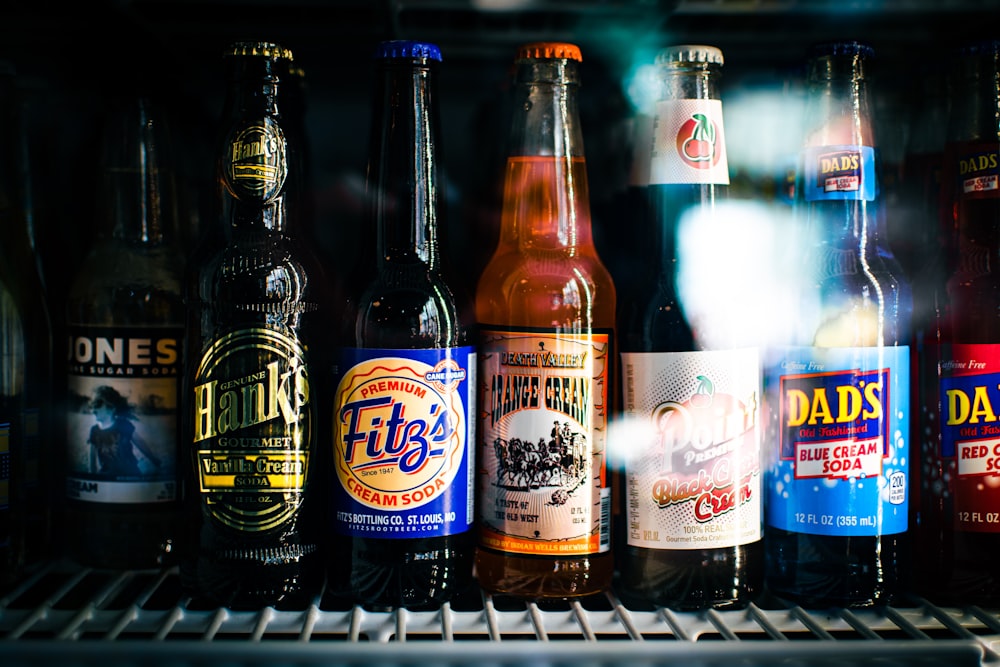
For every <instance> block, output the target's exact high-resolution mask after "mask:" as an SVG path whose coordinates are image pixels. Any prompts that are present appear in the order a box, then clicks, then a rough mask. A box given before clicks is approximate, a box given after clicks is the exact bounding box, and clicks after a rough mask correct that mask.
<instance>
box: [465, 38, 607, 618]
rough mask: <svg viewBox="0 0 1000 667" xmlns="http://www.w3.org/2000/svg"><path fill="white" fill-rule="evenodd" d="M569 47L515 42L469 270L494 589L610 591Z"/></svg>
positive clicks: (481, 566)
mask: <svg viewBox="0 0 1000 667" xmlns="http://www.w3.org/2000/svg"><path fill="white" fill-rule="evenodd" d="M580 61H581V54H580V49H579V47H578V46H576V45H574V44H565V43H551V42H543V43H536V44H528V45H525V46H522V47H521V48H520V49H519V50H518V54H517V59H516V74H515V86H514V92H513V95H514V109H515V113H514V118H513V120H512V126H511V134H510V148H509V153H508V159H507V172H506V181H505V186H504V197H503V214H502V220H501V228H500V239H499V242H498V244H497V247H496V250H495V251H494V254H493V256H492V258H491V259H490V261H489V262H488V263H487V265H486V268H485V269H484V270H483V273H482V275H481V276H480V278H479V283H478V285H477V289H476V318H477V323H478V325H479V343H480V348H479V376H478V381H479V386H480V392H479V395H480V397H481V398H480V409H479V415H480V417H479V418H480V423H479V438H480V448H479V457H480V458H479V462H478V465H477V468H478V486H477V494H478V512H479V519H480V534H479V547H478V550H477V554H476V572H477V576H478V578H479V582H480V584H481V585H482V586H483V587H484V588H485V589H486V590H487V591H490V592H493V593H503V594H509V595H514V596H518V597H526V598H527V597H531V598H569V597H577V596H582V595H587V594H590V593H596V592H599V591H602V590H605V589H606V588H608V587H609V586H610V584H611V578H612V574H613V570H614V563H613V561H612V555H611V535H610V513H611V493H610V485H609V483H608V470H607V464H606V444H605V443H606V439H607V424H608V419H609V417H610V414H609V411H610V409H611V406H612V398H613V396H612V393H611V392H612V380H613V378H614V368H613V362H614V360H615V349H614V345H615V341H614V327H615V288H614V285H613V283H612V280H611V277H610V274H609V273H608V271H607V269H606V268H605V267H604V265H603V264H602V263H601V260H600V258H599V257H598V255H597V251H596V250H595V248H594V241H593V236H592V233H591V219H590V202H589V195H588V187H587V164H586V160H585V158H584V151H583V135H582V132H581V126H580V117H579V108H578V90H577V89H578V87H579V85H580V74H579V64H580Z"/></svg>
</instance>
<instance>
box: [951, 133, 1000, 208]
mask: <svg viewBox="0 0 1000 667" xmlns="http://www.w3.org/2000/svg"><path fill="white" fill-rule="evenodd" d="M998 150H1000V147H998V145H997V144H996V143H992V144H973V145H971V146H965V147H963V150H962V153H961V154H959V156H958V169H957V170H956V171H955V173H956V174H957V175H958V193H959V195H960V196H962V197H963V198H965V199H992V198H996V197H998V196H1000V178H998V176H1000V164H998V160H997V152H998Z"/></svg>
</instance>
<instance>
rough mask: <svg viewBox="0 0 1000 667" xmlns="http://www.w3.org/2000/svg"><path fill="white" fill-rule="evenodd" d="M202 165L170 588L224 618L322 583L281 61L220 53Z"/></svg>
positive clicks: (321, 330) (303, 283) (313, 373)
mask: <svg viewBox="0 0 1000 667" xmlns="http://www.w3.org/2000/svg"><path fill="white" fill-rule="evenodd" d="M224 60H225V66H226V78H227V89H226V97H225V104H224V109H223V130H222V136H221V142H220V145H219V149H218V150H219V152H218V158H217V162H216V176H217V206H218V210H217V212H216V216H217V218H216V221H215V223H214V224H213V225H212V226H211V227H209V228H208V229H206V230H205V233H204V234H203V236H202V239H201V240H200V242H199V245H198V247H197V248H196V250H195V251H194V253H193V255H192V260H191V270H190V271H189V272H188V274H187V277H186V288H185V294H186V299H187V315H188V320H187V322H188V327H187V334H188V338H187V341H188V346H187V350H188V355H189V359H188V362H189V365H188V370H187V371H186V373H185V383H186V389H185V395H186V396H187V397H188V399H189V401H190V402H189V403H186V408H185V422H186V426H185V447H186V449H187V451H186V452H185V458H186V468H187V470H188V472H189V473H190V475H191V479H189V480H188V484H189V486H188V487H187V488H188V489H190V493H189V494H188V497H187V502H186V505H187V508H188V511H187V512H186V523H185V526H186V528H187V529H188V530H189V533H188V534H187V537H186V547H187V551H186V552H185V554H184V557H183V558H182V559H181V580H182V582H183V584H184V586H185V588H186V589H187V590H189V591H190V592H191V593H192V594H193V595H194V596H195V597H196V598H198V599H204V600H207V601H209V602H210V603H214V604H223V605H226V606H229V607H232V608H260V607H263V606H266V605H279V604H281V605H301V604H303V603H308V602H309V601H311V600H312V597H313V596H314V595H316V594H317V593H318V590H319V586H320V584H321V582H322V560H321V555H320V550H319V524H318V522H319V518H320V512H321V507H322V501H321V499H320V498H318V497H317V490H316V487H315V485H314V484H313V480H314V479H315V475H316V474H317V468H318V466H320V462H319V460H320V453H319V451H318V443H319V442H320V441H321V439H322V438H323V437H324V436H323V433H324V424H323V420H322V419H321V418H320V403H321V402H322V401H323V400H324V397H326V396H327V391H328V387H327V384H328V382H329V377H328V376H329V374H330V372H331V369H330V366H329V360H328V353H327V352H326V343H325V341H326V337H327V335H328V332H329V327H330V326H331V325H332V317H331V314H330V309H331V303H330V301H329V298H328V290H329V286H328V285H327V282H326V276H325V274H324V271H323V269H322V266H321V264H320V262H319V261H318V259H317V258H316V256H315V254H314V253H313V251H312V246H311V244H310V242H309V240H308V239H307V238H306V237H305V236H304V235H303V233H302V232H303V230H302V228H301V225H300V220H299V219H298V213H299V208H298V205H299V201H298V197H299V196H300V189H301V187H300V186H301V184H300V183H299V180H298V179H299V178H300V174H299V173H298V171H297V167H298V166H299V165H300V164H301V163H300V161H299V160H298V158H297V157H296V155H295V151H297V150H299V148H298V147H297V146H296V145H295V144H294V141H293V137H294V133H292V132H289V133H286V132H285V122H286V120H285V113H286V110H285V106H284V104H285V100H286V95H287V91H286V90H285V88H284V86H286V85H288V84H290V83H291V82H290V75H289V73H288V69H289V66H290V64H291V63H292V53H291V51H290V50H288V49H286V48H284V47H282V46H280V45H278V44H275V43H272V42H236V43H234V44H232V45H231V46H230V47H229V49H228V50H227V51H226V52H225V58H224Z"/></svg>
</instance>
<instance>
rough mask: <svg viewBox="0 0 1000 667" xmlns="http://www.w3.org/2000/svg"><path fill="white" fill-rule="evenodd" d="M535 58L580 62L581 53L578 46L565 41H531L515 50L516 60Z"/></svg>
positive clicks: (581, 59) (581, 58)
mask: <svg viewBox="0 0 1000 667" xmlns="http://www.w3.org/2000/svg"><path fill="white" fill-rule="evenodd" d="M537 58H549V59H551V58H565V59H566V60H576V61H577V62H582V61H583V54H582V53H581V52H580V47H579V46H577V45H576V44H569V43H567V42H532V43H531V44H524V45H523V46H521V47H520V48H519V49H518V50H517V60H533V59H537Z"/></svg>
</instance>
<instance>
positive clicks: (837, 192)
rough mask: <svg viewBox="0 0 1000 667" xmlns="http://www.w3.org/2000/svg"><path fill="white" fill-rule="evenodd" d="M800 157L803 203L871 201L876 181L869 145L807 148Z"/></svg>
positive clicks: (873, 158)
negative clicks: (848, 200)
mask: <svg viewBox="0 0 1000 667" xmlns="http://www.w3.org/2000/svg"><path fill="white" fill-rule="evenodd" d="M804 155H805V157H804V160H803V162H802V164H803V165H804V168H803V171H804V176H805V178H803V180H802V194H803V196H804V197H805V200H806V201H825V200H847V199H857V200H860V201H874V200H875V196H876V192H877V183H878V181H877V179H876V177H875V149H873V148H872V147H871V146H811V147H809V148H806V149H805V151H804Z"/></svg>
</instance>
